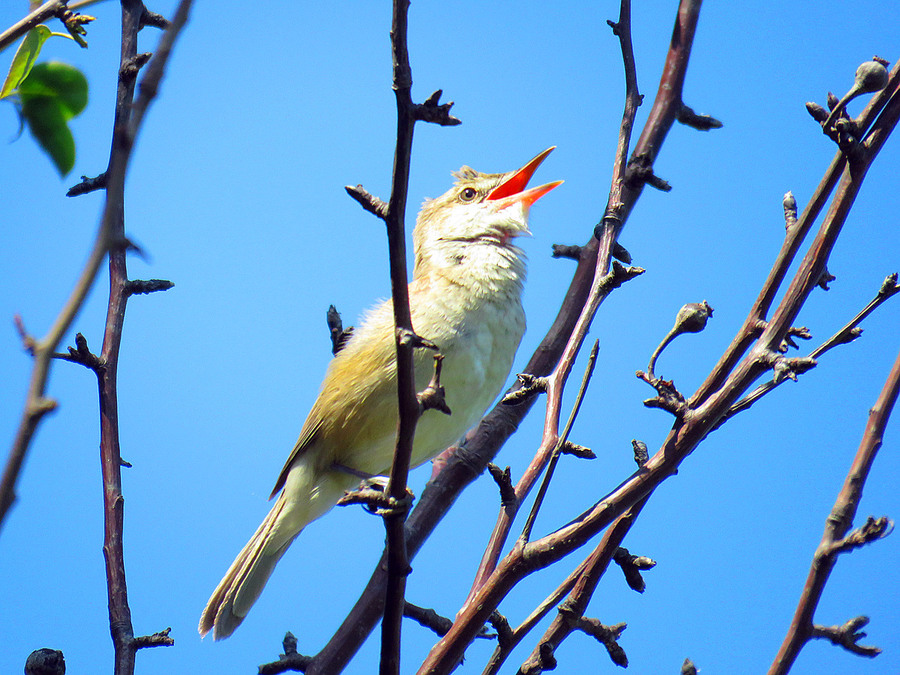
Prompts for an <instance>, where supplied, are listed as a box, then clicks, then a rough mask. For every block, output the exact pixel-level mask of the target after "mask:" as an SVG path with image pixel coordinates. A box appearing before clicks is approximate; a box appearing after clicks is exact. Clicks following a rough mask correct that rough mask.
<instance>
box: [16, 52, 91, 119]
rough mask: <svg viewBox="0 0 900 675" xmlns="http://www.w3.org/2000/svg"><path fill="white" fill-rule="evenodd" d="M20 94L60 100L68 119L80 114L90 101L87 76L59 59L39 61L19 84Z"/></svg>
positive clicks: (24, 96) (21, 95) (25, 97)
mask: <svg viewBox="0 0 900 675" xmlns="http://www.w3.org/2000/svg"><path fill="white" fill-rule="evenodd" d="M19 96H20V97H21V99H22V102H23V103H24V102H25V100H26V99H28V98H35V97H37V96H49V97H51V98H55V99H57V100H58V101H59V104H60V105H61V106H62V107H63V113H64V114H65V115H66V119H67V120H69V119H72V118H73V117H75V116H76V115H78V114H79V113H80V112H81V111H82V110H84V108H85V106H86V105H87V102H88V83H87V78H85V76H84V75H83V74H82V73H81V71H80V70H78V68H76V67H75V66H70V65H69V64H68V63H60V62H59V61H49V62H47V63H39V64H37V65H36V66H34V68H32V69H31V73H30V74H29V75H28V77H27V78H25V80H24V81H23V82H22V84H20V85H19Z"/></svg>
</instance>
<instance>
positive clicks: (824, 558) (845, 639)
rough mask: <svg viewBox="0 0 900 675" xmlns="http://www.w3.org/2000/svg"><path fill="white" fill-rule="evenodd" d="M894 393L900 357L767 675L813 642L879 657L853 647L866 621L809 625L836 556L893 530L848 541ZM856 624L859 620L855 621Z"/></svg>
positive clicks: (882, 524) (875, 530) (778, 673)
mask: <svg viewBox="0 0 900 675" xmlns="http://www.w3.org/2000/svg"><path fill="white" fill-rule="evenodd" d="M898 393H900V353H898V355H897V359H896V361H894V366H893V367H892V368H891V371H890V373H889V374H888V377H887V380H886V381H885V383H884V387H883V388H882V390H881V394H880V395H879V396H878V400H877V401H876V402H875V405H874V406H873V407H872V409H871V410H869V421H868V423H867V424H866V430H865V433H863V437H862V441H861V442H860V445H859V449H858V450H857V451H856V456H855V457H854V459H853V463H852V465H851V466H850V471H849V472H848V473H847V477H846V479H845V480H844V486H843V488H841V492H840V494H839V495H838V497H837V501H835V503H834V507H833V508H832V509H831V513H830V514H829V516H828V519H827V520H826V521H825V532H824V534H823V535H822V541H821V542H820V543H819V547H818V548H817V549H816V553H815V555H814V556H813V561H812V565H811V566H810V570H809V575H808V576H807V578H806V585H805V586H804V587H803V593H802V594H801V596H800V602H799V604H798V605H797V610H796V612H795V613H794V618H793V620H792V621H791V626H790V628H789V630H788V634H787V636H786V637H785V639H784V642H783V643H782V645H781V648H780V649H779V650H778V654H777V655H776V656H775V660H774V662H773V663H772V665H771V667H770V668H769V675H783V674H784V673H787V672H788V671H789V670H790V669H791V666H792V665H793V664H794V661H796V659H797V656H798V655H799V653H800V650H801V649H803V646H804V645H805V644H806V643H807V642H808V641H809V640H810V639H812V638H817V637H826V638H828V639H830V640H831V641H832V642H834V643H835V644H840V645H842V646H844V647H845V648H847V649H849V650H850V651H853V652H855V653H857V654H862V655H863V656H875V655H876V654H877V653H878V652H880V651H881V650H879V649H877V648H874V647H860V646H859V645H858V644H857V642H858V640H859V639H860V638H862V637H865V633H858V629H859V628H861V627H862V626H864V625H865V624H866V623H868V619H865V617H857V619H852V620H851V621H849V622H848V623H847V624H845V625H844V626H843V627H840V628H839V627H833V628H831V629H825V628H822V627H821V626H814V625H813V615H814V614H815V611H816V608H817V607H818V605H819V600H820V599H821V597H822V592H823V591H824V590H825V584H826V583H827V582H828V577H829V576H830V575H831V571H832V570H833V569H834V566H835V565H836V564H837V560H838V556H839V555H840V554H841V553H845V552H847V551H850V550H852V549H854V548H858V547H859V546H863V545H864V544H867V543H869V542H872V541H875V540H877V539H880V538H882V537H884V536H886V535H887V534H888V533H889V532H890V529H891V527H892V526H893V524H892V523H890V521H888V519H887V518H879V519H877V520H876V519H874V518H869V520H868V521H867V522H866V525H864V526H863V527H862V528H860V529H859V530H855V531H853V532H850V534H849V535H848V531H849V530H850V528H851V527H852V525H853V519H854V518H855V517H856V511H857V509H858V508H859V502H860V499H861V498H862V491H863V487H865V484H866V479H867V478H868V476H869V471H870V470H871V468H872V462H874V461H875V455H876V454H877V453H878V450H879V448H881V441H882V437H883V435H884V429H885V427H886V426H887V423H888V420H889V419H890V416H891V411H892V410H893V408H894V404H895V403H896V402H897V395H898ZM860 619H864V620H863V621H860Z"/></svg>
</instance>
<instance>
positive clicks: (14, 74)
mask: <svg viewBox="0 0 900 675" xmlns="http://www.w3.org/2000/svg"><path fill="white" fill-rule="evenodd" d="M50 35H51V31H50V29H49V28H47V26H44V25H40V26H35V27H34V28H32V29H31V30H30V31H28V33H27V34H26V35H25V37H24V38H22V42H21V44H19V48H18V49H17V50H16V55H15V56H14V57H13V60H12V65H10V67H9V73H7V75H6V81H5V82H4V83H3V88H2V89H0V98H6V97H7V96H9V95H10V94H12V93H13V92H14V91H15V90H16V89H18V87H19V85H20V84H21V83H22V80H24V79H25V78H26V77H28V73H29V72H31V67H32V66H33V65H34V62H35V61H37V57H38V54H40V53H41V47H43V46H44V42H46V41H47V38H48V37H50Z"/></svg>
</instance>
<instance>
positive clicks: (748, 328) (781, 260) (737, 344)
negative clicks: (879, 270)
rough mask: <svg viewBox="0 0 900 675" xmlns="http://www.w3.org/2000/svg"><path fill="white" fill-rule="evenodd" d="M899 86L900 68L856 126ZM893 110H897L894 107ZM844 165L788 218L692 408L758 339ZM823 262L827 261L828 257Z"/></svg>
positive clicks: (839, 158)
mask: <svg viewBox="0 0 900 675" xmlns="http://www.w3.org/2000/svg"><path fill="white" fill-rule="evenodd" d="M898 82H900V68H898V67H897V66H894V69H893V70H892V71H891V75H890V79H889V82H888V86H887V87H885V88H884V89H882V90H881V91H880V92H878V93H877V94H875V96H873V97H872V99H871V100H870V101H869V104H868V105H867V106H866V108H865V109H864V110H863V112H862V114H860V116H859V117H858V118H857V125H858V126H859V128H860V129H861V130H867V129H869V127H870V126H872V125H873V124H874V123H875V121H876V120H877V119H878V118H879V116H880V115H881V112H882V110H883V109H884V108H885V107H886V106H887V104H888V101H889V100H890V98H891V95H892V94H893V93H894V92H896V91H897V89H898ZM836 102H837V101H836V100H835V103H836ZM894 107H896V103H895V105H894ZM884 122H888V120H887V119H886V118H885V119H884V120H882V123H881V124H880V125H879V128H880V129H884V130H885V131H886V133H890V129H892V128H893V126H892V125H891V124H884ZM880 143H883V139H879V144H878V147H880ZM869 145H870V148H869V150H868V151H867V152H866V153H865V154H869V155H871V152H872V151H873V150H874V151H875V152H877V149H878V147H875V146H874V145H873V144H871V143H870V144H869ZM870 159H871V157H870V158H869V161H870ZM866 161H867V160H866V158H864V157H862V156H861V157H858V158H857V159H856V160H855V163H856V164H859V163H860V162H862V164H863V165H865V163H866ZM847 164H848V160H847V156H846V155H845V154H844V153H843V152H838V153H837V154H836V155H835V157H834V159H833V160H832V162H831V166H829V167H828V169H827V170H826V172H825V175H824V176H823V178H822V180H821V181H820V182H819V185H818V187H817V188H816V190H815V192H814V193H813V195H812V197H811V198H810V200H809V203H807V205H806V208H805V209H804V210H803V213H802V214H801V215H800V217H799V218H796V217H795V218H790V222H788V224H789V227H788V228H787V231H786V236H785V240H784V243H783V244H782V247H781V251H780V252H779V253H778V256H777V258H776V259H775V263H774V264H773V266H772V269H771V270H770V272H769V275H768V277H767V278H766V280H765V282H764V283H763V287H762V289H761V290H760V293H759V295H758V296H757V299H756V301H755V302H754V304H753V306H752V307H751V308H750V312H749V313H748V315H747V318H746V319H745V320H744V324H743V326H742V327H741V329H740V330H739V331H738V333H737V335H736V336H735V338H734V339H733V340H732V342H731V345H730V346H729V347H728V349H727V350H726V351H725V353H724V354H723V355H722V356H721V358H720V359H719V362H718V363H717V364H716V367H715V368H714V369H713V371H712V372H711V373H710V374H709V376H708V377H707V378H706V381H705V382H704V383H703V384H702V385H701V387H700V388H699V389H698V390H697V391H696V392H695V393H694V395H693V396H692V397H691V404H692V405H697V404H699V403H702V402H703V401H706V400H707V399H708V398H709V397H710V395H711V394H712V393H713V392H715V391H718V390H720V389H721V387H722V383H723V382H724V381H725V378H726V377H728V374H729V373H731V372H732V370H733V369H734V368H735V366H736V365H737V363H738V362H739V361H740V360H741V358H742V357H743V356H744V354H745V353H746V352H747V350H748V349H749V348H750V346H751V345H752V344H753V342H754V341H755V340H756V339H757V337H758V333H757V332H756V326H758V325H759V322H760V321H765V320H766V317H767V316H768V314H769V311H770V309H771V307H772V304H773V302H774V301H775V298H776V297H777V295H778V291H779V289H780V287H781V284H782V283H783V282H784V279H785V277H786V276H787V272H788V270H789V268H790V267H791V264H792V263H793V261H794V258H795V257H796V255H797V252H798V251H799V250H800V245H801V244H802V243H803V240H804V239H805V238H806V235H807V234H808V232H809V230H810V229H811V227H812V225H813V223H814V222H815V221H816V220H817V219H818V217H819V215H820V213H821V212H822V209H823V208H824V207H825V204H826V203H827V202H828V198H829V196H830V195H831V193H832V191H834V188H835V186H836V185H837V184H838V180H839V179H840V178H841V175H842V174H843V173H844V170H845V169H846V168H847ZM854 173H855V174H856V177H857V179H858V180H859V181H862V179H863V178H864V176H865V169H862V171H860V172H856V171H854ZM845 196H846V195H845ZM792 199H793V196H791V197H790V198H789V197H788V196H787V195H786V196H785V200H786V201H788V200H792ZM850 204H852V199H850V201H849V203H847V204H846V206H845V208H849V205H850ZM785 208H786V209H793V210H794V212H796V205H793V206H791V205H790V204H788V205H786V207H785ZM825 258H827V255H826V256H825ZM825 262H826V260H825V259H823V260H822V261H821V264H820V269H819V271H818V274H816V275H813V276H814V277H815V278H814V279H813V285H815V284H816V283H818V281H819V279H820V278H821V271H823V270H824V268H825ZM792 321H793V319H792Z"/></svg>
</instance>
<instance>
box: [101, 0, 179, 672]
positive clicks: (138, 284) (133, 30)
mask: <svg viewBox="0 0 900 675" xmlns="http://www.w3.org/2000/svg"><path fill="white" fill-rule="evenodd" d="M190 5H191V1H190V0H182V2H181V3H180V5H179V7H178V9H177V12H176V15H175V18H174V20H173V21H172V24H171V26H170V27H169V29H168V30H167V31H166V32H165V33H164V34H163V36H162V38H161V39H160V44H159V47H158V49H157V52H156V56H155V57H154V58H153V59H152V61H150V63H149V66H148V68H147V72H146V74H145V75H144V77H143V79H142V80H141V83H140V85H139V87H140V92H141V94H140V96H139V98H138V100H137V101H134V93H135V86H136V85H135V82H136V77H137V73H138V70H139V69H140V68H141V67H142V66H143V65H144V64H145V63H146V61H147V60H146V58H144V56H143V55H138V54H137V35H138V31H139V30H140V23H141V16H142V13H143V4H142V3H141V2H140V0H123V2H122V53H121V63H120V67H119V73H120V77H119V80H118V89H117V94H116V111H115V121H114V124H113V141H112V149H111V151H110V159H109V165H108V167H107V170H106V172H105V175H106V204H105V208H104V212H103V222H104V223H106V224H107V228H108V229H107V231H108V240H109V241H110V242H111V244H110V246H109V275H110V293H109V304H108V308H107V317H106V329H105V332H104V336H103V348H102V351H101V353H100V361H101V362H102V364H103V368H102V369H100V370H97V371H96V372H97V379H98V385H99V389H100V463H101V473H102V476H103V504H104V509H103V512H104V542H103V553H104V556H105V559H106V579H107V593H108V605H109V622H110V633H111V635H112V639H113V647H114V649H115V673H116V675H133V673H134V665H135V654H136V652H137V650H138V649H141V648H144V647H149V646H162V645H171V644H174V641H173V640H172V639H171V638H170V637H169V631H168V630H166V631H163V632H161V633H156V634H154V635H151V636H146V637H137V638H136V637H135V636H134V632H133V628H132V622H131V609H130V608H129V605H128V591H127V583H126V576H125V555H124V544H123V529H124V501H125V500H124V497H123V495H122V475H121V469H122V466H123V461H122V457H121V448H120V440H119V424H118V384H117V374H118V363H119V350H120V346H121V342H122V330H123V326H124V320H125V309H126V305H127V303H128V299H129V297H131V295H133V294H135V293H149V292H155V291H159V290H165V289H166V288H169V287H171V285H172V284H171V282H167V281H162V280H150V281H130V280H129V279H128V272H127V268H126V254H127V252H128V250H129V248H130V245H129V243H130V242H128V239H127V237H126V236H125V215H124V214H125V176H126V172H127V169H128V164H129V160H130V157H131V150H132V148H133V147H134V142H135V139H136V136H137V133H138V131H139V130H140V128H141V122H142V120H143V115H144V114H145V113H146V110H147V107H148V106H149V104H150V102H151V101H152V99H153V98H154V97H155V95H156V92H157V90H158V87H159V82H160V80H161V78H162V75H163V72H164V70H165V67H166V64H167V61H168V57H169V54H170V53H171V48H172V45H173V43H174V41H175V39H176V37H177V36H178V34H179V32H180V31H181V28H182V27H183V26H184V24H185V23H186V21H187V17H188V12H189V10H190ZM133 101H134V102H133Z"/></svg>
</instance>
